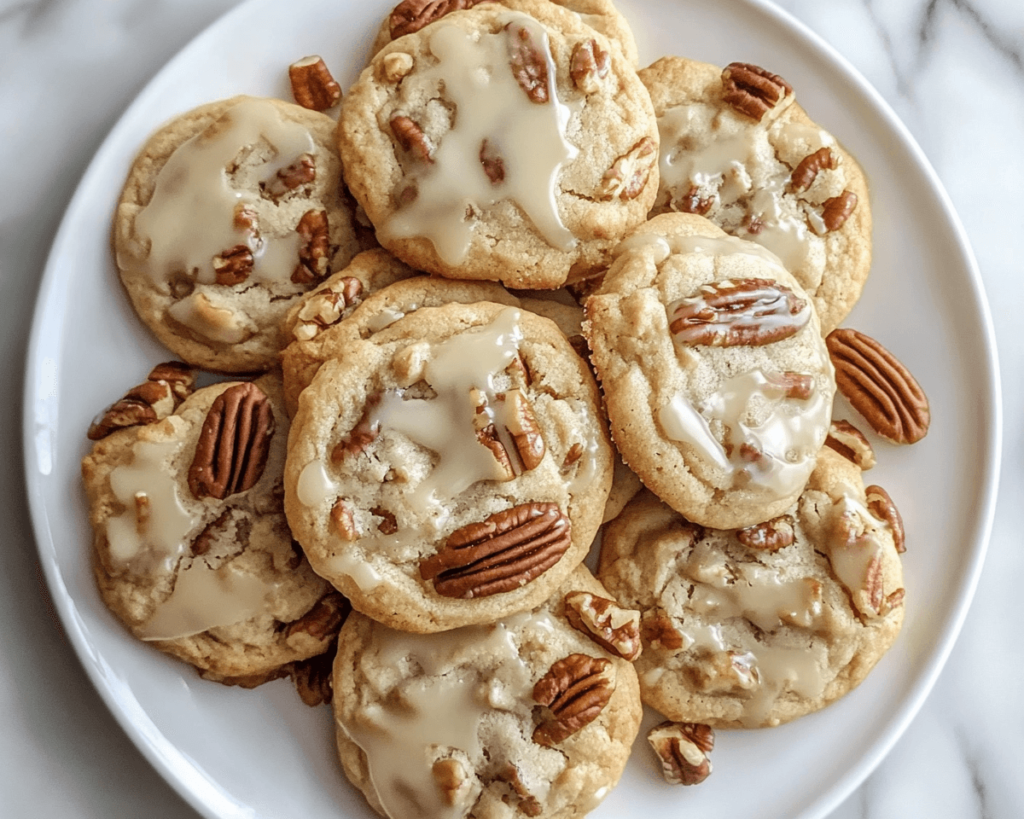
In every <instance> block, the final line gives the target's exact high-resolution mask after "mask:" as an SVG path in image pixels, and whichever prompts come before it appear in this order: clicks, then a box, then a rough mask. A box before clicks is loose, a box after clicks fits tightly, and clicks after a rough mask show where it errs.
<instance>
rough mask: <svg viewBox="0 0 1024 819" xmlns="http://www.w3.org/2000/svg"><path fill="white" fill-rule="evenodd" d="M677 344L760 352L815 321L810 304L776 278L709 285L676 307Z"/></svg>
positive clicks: (673, 323) (674, 331)
mask: <svg viewBox="0 0 1024 819" xmlns="http://www.w3.org/2000/svg"><path fill="white" fill-rule="evenodd" d="M670 309H671V317H670V322H671V323H670V325H669V329H670V330H671V332H672V334H673V336H674V337H675V340H676V342H678V343H679V344H684V345H697V344H707V345H710V346H713V347H734V346H747V347H760V346H762V345H764V344H772V343H774V342H776V341H782V340H783V339H786V338H789V337H790V336H792V335H795V334H796V333H797V332H799V331H800V330H801V329H802V328H803V327H804V325H806V324H807V322H808V321H809V320H810V317H811V310H810V307H809V306H808V304H807V302H806V301H804V300H803V299H801V298H798V297H797V295H796V294H795V293H794V292H793V291H792V290H790V289H789V288H788V287H784V286H782V285H781V284H779V283H778V282H776V281H773V280H772V279H738V280H736V281H721V282H712V283H711V284H706V285H704V286H703V287H701V288H700V292H699V293H698V294H697V295H695V296H691V297H689V298H685V299H680V300H679V301H678V302H676V303H675V304H674V305H672V306H671V307H670Z"/></svg>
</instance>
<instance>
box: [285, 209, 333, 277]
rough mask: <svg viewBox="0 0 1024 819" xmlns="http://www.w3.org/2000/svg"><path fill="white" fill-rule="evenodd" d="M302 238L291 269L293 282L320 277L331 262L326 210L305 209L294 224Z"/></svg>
mask: <svg viewBox="0 0 1024 819" xmlns="http://www.w3.org/2000/svg"><path fill="white" fill-rule="evenodd" d="M295 230H296V232H297V233H298V234H299V237H300V238H301V239H302V244H301V245H300V247H299V263H298V264H297V265H296V266H295V270H293V271H292V281H293V282H295V284H312V283H313V282H315V281H318V280H319V279H322V278H323V277H324V275H325V274H326V273H327V268H328V266H329V265H330V263H331V259H330V256H331V233H330V226H329V225H328V223H327V211H325V210H307V211H306V212H305V213H304V214H302V218H301V219H300V220H299V223H298V224H297V225H296V226H295Z"/></svg>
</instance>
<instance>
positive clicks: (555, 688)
mask: <svg viewBox="0 0 1024 819" xmlns="http://www.w3.org/2000/svg"><path fill="white" fill-rule="evenodd" d="M614 690H615V667H614V666H613V665H612V663H611V660H605V659H600V658H597V657H590V656H588V655H586V654H570V655H569V656H568V657H565V658H563V659H561V660H558V661H557V662H556V663H555V664H554V665H552V666H551V668H550V669H549V670H548V673H547V674H545V675H544V676H543V677H541V679H540V680H539V681H538V682H537V684H536V685H535V686H534V687H533V699H534V700H535V701H536V702H538V703H540V704H541V705H544V706H546V707H548V708H550V709H551V716H550V717H548V718H546V719H544V720H542V721H541V723H540V724H539V725H538V726H537V728H536V730H534V732H533V741H534V742H536V743H537V744H538V745H546V746H548V747H551V746H553V745H557V744H558V743H560V742H562V741H563V740H565V739H568V738H569V737H571V736H572V735H573V734H575V733H576V732H577V731H579V730H581V729H582V728H584V727H585V726H586V725H588V724H589V723H591V722H593V721H594V720H595V719H596V718H597V716H598V715H599V714H600V713H601V711H602V710H603V709H604V707H605V706H606V705H607V704H608V700H610V699H611V696H612V692H613V691H614Z"/></svg>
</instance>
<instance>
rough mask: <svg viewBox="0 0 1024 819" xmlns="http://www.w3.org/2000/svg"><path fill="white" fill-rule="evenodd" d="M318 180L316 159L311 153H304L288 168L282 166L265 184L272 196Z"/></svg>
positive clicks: (265, 188)
mask: <svg viewBox="0 0 1024 819" xmlns="http://www.w3.org/2000/svg"><path fill="white" fill-rule="evenodd" d="M315 181H316V160H315V159H313V157H312V156H311V155H310V154H303V155H302V156H300V157H299V158H298V159H296V160H295V161H294V162H293V163H292V164H291V165H289V166H288V167H287V168H281V170H279V171H278V172H277V174H276V175H275V176H274V178H273V179H272V180H270V181H269V182H267V183H266V184H265V185H264V190H265V191H266V192H267V193H268V194H270V195H271V196H283V195H284V194H286V193H288V191H293V190H295V189H296V188H299V187H302V186H303V185H308V184H310V183H311V182H315Z"/></svg>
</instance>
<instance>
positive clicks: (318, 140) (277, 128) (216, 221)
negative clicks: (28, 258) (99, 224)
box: [114, 97, 360, 372]
mask: <svg viewBox="0 0 1024 819" xmlns="http://www.w3.org/2000/svg"><path fill="white" fill-rule="evenodd" d="M334 127H335V124H334V121H333V120H332V119H331V118H330V117H328V116H327V115H325V114H321V113H318V112H316V111H309V110H307V109H305V108H302V107H300V106H298V105H294V104H291V103H286V102H282V101H280V100H272V99H262V98H254V97H234V98H232V99H228V100H222V101H219V102H215V103H210V104H208V105H204V106H201V107H199V108H196V109H194V110H193V111H190V112H188V113H186V114H183V115H181V116H180V117H177V118H176V119H174V120H173V121H172V122H170V123H169V124H167V125H165V126H164V127H163V128H161V129H160V130H158V131H157V132H156V133H155V134H153V136H151V137H150V139H149V141H148V142H147V143H146V145H145V147H144V148H143V149H142V152H141V153H140V154H139V156H138V158H137V159H136V160H135V163H134V164H133V165H132V168H131V170H130V172H129V175H128V179H127V182H126V183H125V187H124V190H123V191H122V192H121V198H120V202H119V204H118V207H117V212H116V216H115V220H114V250H115V252H116V256H117V265H118V269H119V271H120V274H121V281H122V282H123V283H124V286H125V288H126V290H127V291H128V295H129V296H130V298H131V301H132V304H133V306H134V307H135V310H136V312H137V313H138V314H139V316H140V317H141V318H142V320H143V321H144V322H145V323H146V324H147V326H149V328H150V329H151V330H152V331H153V332H154V333H155V334H156V336H157V338H159V339H160V341H161V342H162V343H163V344H164V345H165V346H167V347H168V348H169V349H171V350H173V351H174V352H175V353H176V354H177V355H179V356H180V357H181V358H183V359H184V360H185V361H187V362H189V363H190V364H194V365H196V366H200V367H203V368H205V369H212V370H217V371H222V372H255V371H262V370H267V369H269V368H270V367H273V366H274V365H275V364H276V363H277V354H278V352H279V350H280V342H279V331H278V328H279V325H280V324H281V320H282V318H283V317H284V315H285V313H286V312H287V310H288V308H289V306H290V305H291V304H292V302H293V301H294V300H295V299H297V298H298V297H299V296H301V295H302V294H303V293H305V292H306V291H308V290H310V289H311V288H314V287H316V286H317V285H319V284H320V283H322V282H323V280H324V279H326V278H327V277H328V276H329V275H330V274H331V273H332V272H333V271H336V270H338V269H340V268H341V267H344V266H345V265H346V264H347V263H348V261H349V260H350V259H351V258H352V256H354V255H355V253H356V252H358V250H359V249H360V239H359V237H358V234H357V232H356V228H355V225H354V223H353V213H354V204H353V203H352V202H351V200H350V199H349V197H348V196H347V194H346V193H345V191H344V190H343V187H342V184H341V160H340V159H339V157H338V155H337V151H336V149H335V146H334Z"/></svg>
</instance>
